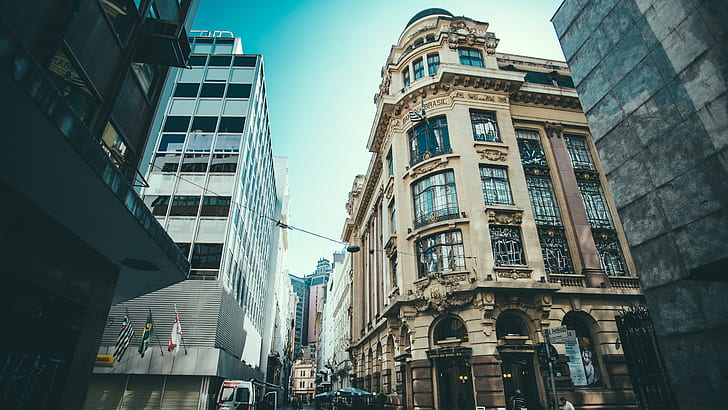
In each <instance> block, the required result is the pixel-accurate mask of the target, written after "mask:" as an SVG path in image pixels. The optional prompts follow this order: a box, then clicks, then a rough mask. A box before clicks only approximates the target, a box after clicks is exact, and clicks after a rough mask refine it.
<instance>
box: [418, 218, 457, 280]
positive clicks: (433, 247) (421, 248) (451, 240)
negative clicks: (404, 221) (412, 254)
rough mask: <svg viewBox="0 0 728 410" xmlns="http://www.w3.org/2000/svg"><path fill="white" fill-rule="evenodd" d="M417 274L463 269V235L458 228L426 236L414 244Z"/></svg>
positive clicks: (425, 274)
mask: <svg viewBox="0 0 728 410" xmlns="http://www.w3.org/2000/svg"><path fill="white" fill-rule="evenodd" d="M415 247H416V248H417V266H418V276H419V277H420V278H423V277H426V276H427V275H429V274H432V273H438V272H452V271H463V270H465V254H464V251H463V237H462V233H461V232H460V231H459V230H453V231H447V232H440V233H436V234H434V235H429V236H426V237H424V238H422V239H420V240H418V241H417V242H416V244H415Z"/></svg>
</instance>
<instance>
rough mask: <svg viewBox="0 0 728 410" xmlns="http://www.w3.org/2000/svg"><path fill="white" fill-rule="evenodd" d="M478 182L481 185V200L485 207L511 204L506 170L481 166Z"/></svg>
mask: <svg viewBox="0 0 728 410" xmlns="http://www.w3.org/2000/svg"><path fill="white" fill-rule="evenodd" d="M480 181H481V182H482V184H483V199H484V200H485V204H486V205H512V204H513V199H512V198H511V187H510V185H509V184H508V170H507V169H506V168H502V167H493V166H488V165H481V166H480Z"/></svg>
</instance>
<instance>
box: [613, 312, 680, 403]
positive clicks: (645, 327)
mask: <svg viewBox="0 0 728 410" xmlns="http://www.w3.org/2000/svg"><path fill="white" fill-rule="evenodd" d="M615 320H616V322H617V330H618V331H619V338H620V340H621V342H622V349H623V350H624V358H625V360H626V362H627V368H628V369H629V377H630V379H631V380H632V387H633V389H634V393H635V399H636V401H637V406H638V407H639V408H640V410H677V409H678V406H677V404H676V403H677V401H676V399H675V395H674V394H673V391H672V386H671V385H670V381H669V379H668V377H667V373H666V371H665V361H664V359H663V358H662V352H661V351H660V346H659V345H658V344H657V336H656V335H655V328H654V326H653V324H652V318H651V317H650V312H649V310H647V308H645V307H642V306H636V307H632V308H630V309H627V310H625V311H623V312H621V313H620V314H619V315H617V316H615Z"/></svg>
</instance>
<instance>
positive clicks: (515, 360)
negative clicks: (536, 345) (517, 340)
mask: <svg viewBox="0 0 728 410" xmlns="http://www.w3.org/2000/svg"><path fill="white" fill-rule="evenodd" d="M501 358H502V360H503V362H502V363H501V374H502V376H503V393H504V394H505V396H506V408H508V410H511V408H512V407H511V406H512V404H511V397H513V395H514V394H515V393H516V389H518V390H520V391H521V393H522V394H523V396H524V397H525V399H526V406H527V407H528V410H534V409H535V410H543V408H544V407H543V406H542V405H541V400H540V398H539V394H538V386H537V385H536V374H535V373H534V366H533V353H501Z"/></svg>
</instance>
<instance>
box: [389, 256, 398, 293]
mask: <svg viewBox="0 0 728 410" xmlns="http://www.w3.org/2000/svg"><path fill="white" fill-rule="evenodd" d="M389 272H390V276H391V277H392V287H393V288H396V287H397V286H398V285H397V283H398V282H397V252H394V253H393V254H392V256H390V257H389Z"/></svg>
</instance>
